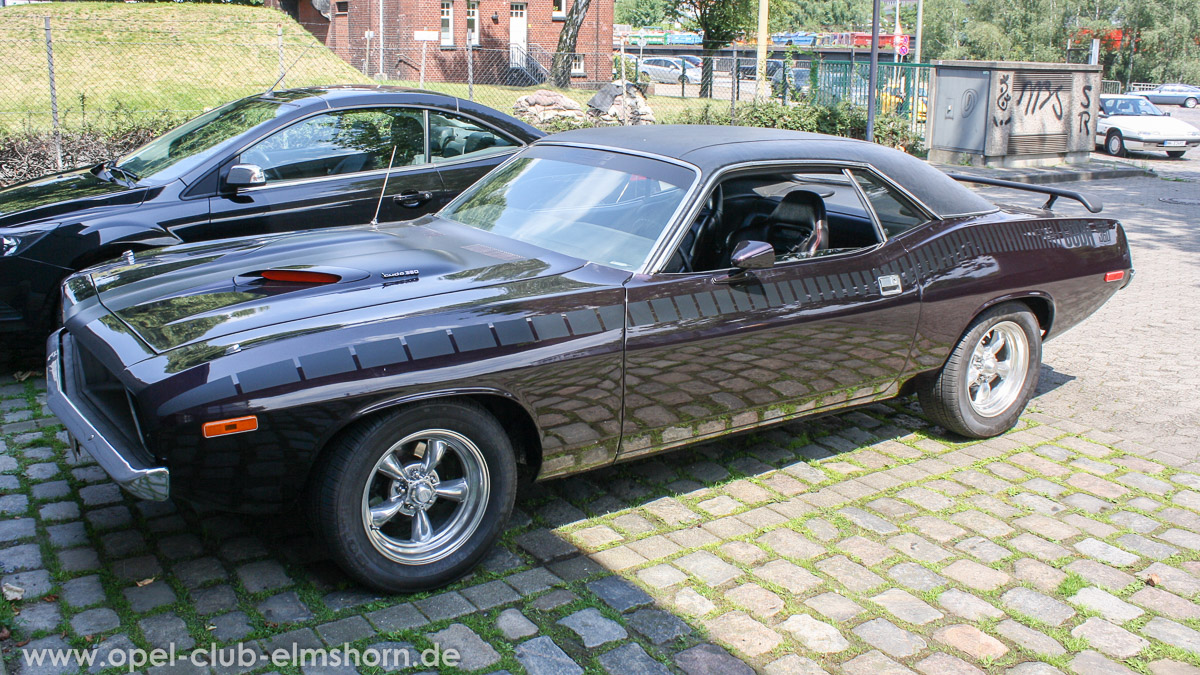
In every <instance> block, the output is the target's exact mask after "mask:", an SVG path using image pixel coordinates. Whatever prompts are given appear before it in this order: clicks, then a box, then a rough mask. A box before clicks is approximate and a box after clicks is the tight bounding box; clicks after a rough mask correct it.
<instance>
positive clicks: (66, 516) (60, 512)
mask: <svg viewBox="0 0 1200 675" xmlns="http://www.w3.org/2000/svg"><path fill="white" fill-rule="evenodd" d="M38 518H40V519H42V520H43V521H46V522H57V521H63V520H75V519H77V518H79V505H78V504H76V503H75V502H71V501H66V502H52V503H50V504H44V505H42V506H41V507H40V508H38Z"/></svg>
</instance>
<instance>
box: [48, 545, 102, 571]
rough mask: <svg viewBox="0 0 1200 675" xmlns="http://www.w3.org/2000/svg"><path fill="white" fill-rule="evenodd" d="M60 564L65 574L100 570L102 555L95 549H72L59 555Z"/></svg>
mask: <svg viewBox="0 0 1200 675" xmlns="http://www.w3.org/2000/svg"><path fill="white" fill-rule="evenodd" d="M57 557H58V564H59V565H61V566H62V569H63V571H64V572H85V571H89V570H96V569H100V554H98V553H96V550H95V549H93V548H84V547H81V548H72V549H67V550H65V551H59V552H58V553H57Z"/></svg>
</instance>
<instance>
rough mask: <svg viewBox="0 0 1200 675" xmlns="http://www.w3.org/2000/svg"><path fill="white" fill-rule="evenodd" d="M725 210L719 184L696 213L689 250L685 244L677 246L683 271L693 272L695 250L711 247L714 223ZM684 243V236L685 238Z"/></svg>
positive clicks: (694, 269) (723, 195) (723, 196)
mask: <svg viewBox="0 0 1200 675" xmlns="http://www.w3.org/2000/svg"><path fill="white" fill-rule="evenodd" d="M724 212H725V193H724V190H722V189H721V184H720V183H717V186H716V187H715V188H713V191H712V194H710V195H709V196H708V201H707V202H705V204H704V207H703V208H701V209H700V213H699V214H697V215H696V220H695V222H694V223H692V227H691V230H690V231H691V232H692V233H694V234H693V237H692V246H691V250H690V251H689V250H686V248H687V247H686V246H680V247H679V257H680V258H682V259H683V271H684V272H695V271H696V268H695V265H694V264H693V263H692V258H693V257H694V256H695V253H696V251H704V250H706V249H707V250H711V249H712V239H713V238H714V236H715V234H714V230H715V229H716V224H717V223H718V222H720V220H721V216H722V215H723V214H724ZM685 243H686V238H685Z"/></svg>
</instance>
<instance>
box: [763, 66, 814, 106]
mask: <svg viewBox="0 0 1200 675" xmlns="http://www.w3.org/2000/svg"><path fill="white" fill-rule="evenodd" d="M811 73H812V70H811V69H810V68H809V67H808V66H797V67H794V68H776V69H775V74H774V75H772V76H771V95H772V96H783V95H784V89H783V87H784V78H785V77H786V78H787V96H788V98H790V99H793V100H795V99H798V98H800V96H801V95H803V94H807V93H808V91H809V89H811V88H812V78H811Z"/></svg>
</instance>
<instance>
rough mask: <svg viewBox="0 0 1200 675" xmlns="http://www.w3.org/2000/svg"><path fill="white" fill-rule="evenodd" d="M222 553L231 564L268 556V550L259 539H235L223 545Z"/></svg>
mask: <svg viewBox="0 0 1200 675" xmlns="http://www.w3.org/2000/svg"><path fill="white" fill-rule="evenodd" d="M220 553H221V557H222V558H224V559H226V560H228V561H230V562H242V561H243V560H250V559H251V558H261V557H263V556H265V555H267V548H266V546H263V543H262V540H261V539H259V538H258V537H234V538H232V539H229V540H228V541H224V542H222V543H221V549H220Z"/></svg>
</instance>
